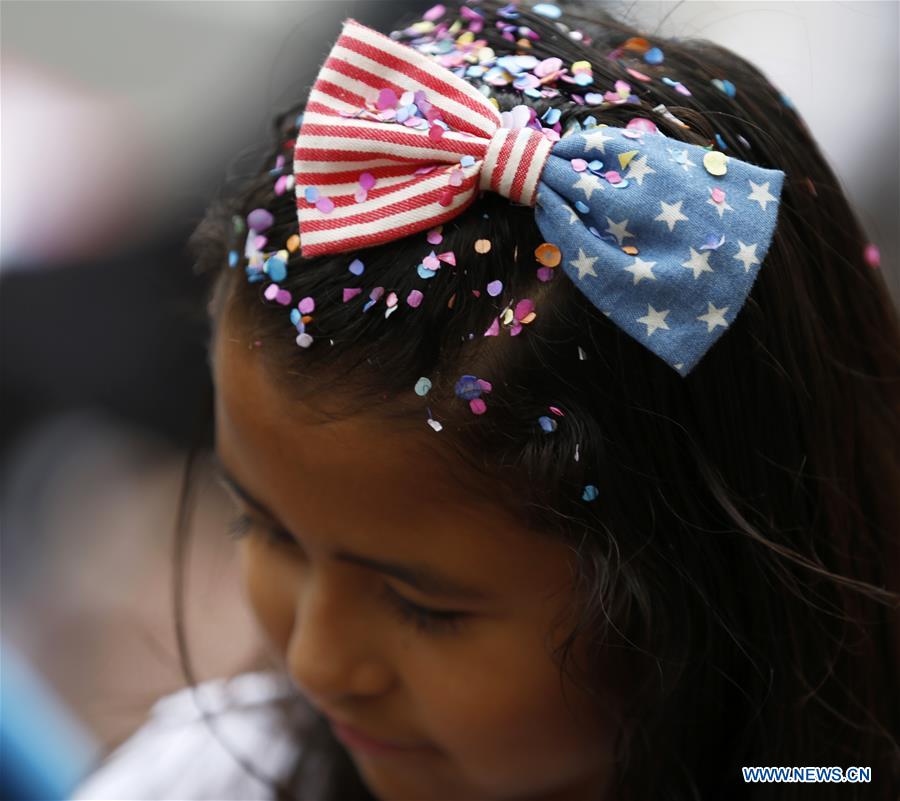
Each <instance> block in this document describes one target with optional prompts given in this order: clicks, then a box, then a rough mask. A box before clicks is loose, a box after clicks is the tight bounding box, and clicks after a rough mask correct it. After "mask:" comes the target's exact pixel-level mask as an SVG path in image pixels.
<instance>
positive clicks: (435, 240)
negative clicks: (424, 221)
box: [425, 228, 444, 258]
mask: <svg viewBox="0 0 900 801" xmlns="http://www.w3.org/2000/svg"><path fill="white" fill-rule="evenodd" d="M425 239H426V240H427V241H428V244H429V245H440V244H441V242H443V241H444V235H443V234H442V233H441V229H440V228H432V229H431V230H430V231H429V232H428V233H427V234H426V235H425ZM438 258H440V256H438Z"/></svg>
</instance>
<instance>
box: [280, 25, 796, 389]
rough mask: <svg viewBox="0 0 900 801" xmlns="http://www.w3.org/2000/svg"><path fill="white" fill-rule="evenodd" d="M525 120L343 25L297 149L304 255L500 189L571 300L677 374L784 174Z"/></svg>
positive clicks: (753, 253) (711, 321) (731, 291)
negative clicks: (546, 248) (530, 224)
mask: <svg viewBox="0 0 900 801" xmlns="http://www.w3.org/2000/svg"><path fill="white" fill-rule="evenodd" d="M373 98H375V99H374V100H373ZM521 122H522V120H521V119H518V115H516V114H511V113H509V112H504V113H503V114H501V112H499V111H498V110H497V109H496V108H495V107H494V106H493V104H492V103H490V102H489V101H488V99H487V98H486V97H485V96H484V95H483V94H482V93H481V92H480V91H478V89H476V88H475V87H474V86H473V85H472V84H471V83H469V82H468V81H465V80H463V79H462V78H460V77H458V76H457V75H455V74H454V73H453V72H452V71H451V70H449V69H447V68H445V67H443V66H441V65H440V64H438V63H437V62H435V61H434V60H433V59H431V58H429V57H428V56H426V55H425V54H423V53H420V52H419V51H418V50H416V49H414V48H413V47H409V46H407V45H404V44H402V43H400V42H396V41H394V40H393V39H391V38H390V37H387V36H384V35H383V34H381V33H379V32H378V31H374V30H372V29H371V28H368V27H366V26H365V25H362V24H360V23H358V22H356V21H355V20H352V19H348V20H346V21H345V22H344V25H343V30H342V32H341V35H340V37H339V38H338V40H337V42H336V43H335V45H334V47H333V48H332V50H331V52H330V54H329V56H328V58H327V59H326V60H325V62H324V64H323V65H322V67H321V70H320V71H319V74H318V77H317V79H316V81H315V83H314V84H313V87H312V90H311V92H310V94H309V98H308V101H307V104H306V108H305V111H304V114H303V118H302V124H301V127H300V130H299V132H298V135H297V139H296V144H295V150H294V178H295V192H296V197H297V218H298V222H299V228H300V248H301V254H302V255H303V256H305V257H313V256H319V255H323V254H328V253H341V252H345V251H351V250H356V249H359V248H366V247H371V246H374V245H379V244H383V243H385V242H389V241H392V240H395V239H400V238H402V237H406V236H409V235H411V234H414V233H417V232H419V231H422V230H425V229H426V228H431V227H433V226H435V225H439V224H441V223H443V222H446V221H447V220H450V219H452V218H454V217H457V216H459V215H460V214H461V213H462V212H463V210H464V209H465V208H466V207H467V206H469V205H470V204H471V203H472V202H473V201H474V200H475V199H476V198H477V197H478V195H479V193H480V192H482V191H492V192H496V193H498V194H501V195H503V196H505V197H507V198H509V199H510V200H511V201H513V202H516V203H520V204H523V205H526V206H534V207H535V221H536V223H537V226H538V228H539V230H540V231H541V234H542V235H543V237H544V238H545V239H546V240H547V241H548V242H550V243H553V244H555V245H556V246H557V247H558V248H559V249H560V251H561V256H562V260H561V264H562V268H563V270H564V272H565V273H566V274H567V276H568V277H569V278H570V279H571V280H572V281H574V282H575V284H576V286H577V287H578V288H579V289H580V290H581V292H583V293H584V295H585V296H586V297H587V298H588V299H589V300H590V301H591V303H593V305H594V306H596V307H597V308H598V309H600V310H601V311H602V312H603V313H604V314H605V315H606V316H607V317H609V318H610V319H611V320H612V321H613V322H615V323H616V324H617V325H618V326H619V327H620V328H621V329H622V330H624V331H626V332H627V333H628V334H629V335H630V336H632V337H633V338H634V339H635V340H637V341H638V342H640V343H641V344H642V345H643V346H645V347H646V348H648V349H649V350H651V351H652V352H653V353H655V354H656V355H657V356H659V357H660V358H662V359H663V360H665V362H666V363H667V364H669V365H670V366H671V367H673V368H674V369H675V370H676V371H677V372H678V373H679V374H680V375H682V376H686V375H687V374H688V373H689V372H690V371H691V370H692V369H693V367H694V366H695V365H696V364H697V362H698V361H699V360H700V359H701V357H702V356H703V355H704V354H705V353H706V352H707V351H708V350H709V348H710V347H711V346H712V345H713V344H714V343H715V342H716V341H717V340H718V338H719V337H720V336H721V335H722V333H724V331H725V330H726V329H727V328H728V326H729V325H730V324H731V322H732V321H733V320H734V319H735V317H736V315H737V314H738V312H739V311H740V309H741V307H742V306H743V304H744V302H745V300H746V298H747V295H748V294H749V292H750V289H751V288H752V286H753V283H754V281H755V279H756V276H757V274H758V271H759V269H760V267H761V265H762V262H763V259H764V258H765V255H766V253H767V251H768V249H769V245H770V243H771V240H772V237H773V235H774V232H775V226H776V222H777V216H778V207H779V200H780V196H781V190H782V186H783V181H784V177H785V175H784V173H783V172H781V171H780V170H771V169H764V168H762V167H758V166H756V165H753V164H749V163H747V162H744V161H741V160H738V159H735V158H731V157H728V156H726V155H725V154H724V153H721V152H717V151H711V150H707V149H705V148H702V147H699V146H697V145H692V144H688V143H685V142H682V141H680V140H676V139H672V138H670V137H667V136H665V135H663V134H661V133H659V132H658V131H656V130H655V126H653V125H652V123H649V121H644V122H643V123H642V124H641V123H639V124H638V125H637V126H636V127H635V126H629V127H625V128H619V127H615V126H598V127H595V128H590V129H586V130H585V131H583V132H581V133H570V134H568V135H564V136H563V137H562V138H560V139H559V140H558V141H555V142H554V141H552V140H551V139H550V138H548V137H547V136H546V135H545V134H544V133H543V131H542V130H538V129H536V128H533V127H523V126H522V125H521ZM361 176H363V180H361Z"/></svg>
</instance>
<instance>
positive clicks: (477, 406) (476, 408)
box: [469, 398, 487, 414]
mask: <svg viewBox="0 0 900 801" xmlns="http://www.w3.org/2000/svg"><path fill="white" fill-rule="evenodd" d="M469 408H470V409H471V410H472V413H473V414H484V413H485V412H486V411H487V404H486V403H485V402H484V401H483V400H482V399H481V398H472V400H470V401H469Z"/></svg>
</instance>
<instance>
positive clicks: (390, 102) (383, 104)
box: [375, 89, 397, 111]
mask: <svg viewBox="0 0 900 801" xmlns="http://www.w3.org/2000/svg"><path fill="white" fill-rule="evenodd" d="M396 107H397V93H396V92H395V91H394V90H393V89H382V90H381V91H380V92H379V93H378V100H376V101H375V108H377V109H378V110H379V111H382V110H384V109H388V108H390V109H393V108H396Z"/></svg>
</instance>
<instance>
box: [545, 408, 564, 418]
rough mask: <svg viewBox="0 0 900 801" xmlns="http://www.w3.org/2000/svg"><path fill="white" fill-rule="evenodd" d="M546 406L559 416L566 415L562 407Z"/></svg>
mask: <svg viewBox="0 0 900 801" xmlns="http://www.w3.org/2000/svg"><path fill="white" fill-rule="evenodd" d="M547 408H549V409H550V411H551V412H553V414H555V415H558V416H559V417H565V416H566V413H565V412H564V411H563V410H562V409H560V408H559V407H558V406H548V407H547Z"/></svg>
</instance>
